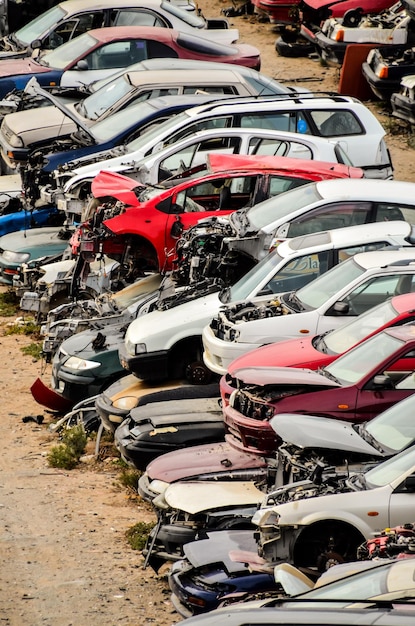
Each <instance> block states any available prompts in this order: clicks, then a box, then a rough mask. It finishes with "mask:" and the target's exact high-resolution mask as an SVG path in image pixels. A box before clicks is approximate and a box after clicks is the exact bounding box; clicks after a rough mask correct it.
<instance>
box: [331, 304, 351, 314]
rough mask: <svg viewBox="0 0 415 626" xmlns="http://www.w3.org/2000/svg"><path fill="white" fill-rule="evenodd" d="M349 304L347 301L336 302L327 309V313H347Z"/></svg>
mask: <svg viewBox="0 0 415 626" xmlns="http://www.w3.org/2000/svg"><path fill="white" fill-rule="evenodd" d="M349 309H350V307H349V305H348V304H347V302H340V300H339V301H338V302H335V303H334V304H333V306H331V307H330V309H329V310H328V311H327V313H326V315H347V314H348V312H349Z"/></svg>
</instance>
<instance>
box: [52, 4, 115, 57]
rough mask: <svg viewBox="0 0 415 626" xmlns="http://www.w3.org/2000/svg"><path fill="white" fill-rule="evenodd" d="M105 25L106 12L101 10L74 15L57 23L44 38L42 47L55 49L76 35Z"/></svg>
mask: <svg viewBox="0 0 415 626" xmlns="http://www.w3.org/2000/svg"><path fill="white" fill-rule="evenodd" d="M103 26H105V13H104V11H103V10H102V9H101V10H96V11H88V12H85V13H80V14H79V15H74V16H72V17H71V18H70V19H68V20H65V21H64V22H61V23H60V24H57V25H56V27H55V28H54V29H53V30H52V31H51V32H49V33H48V35H47V36H46V37H45V38H44V39H43V43H42V49H49V50H53V49H54V48H57V47H58V46H61V45H62V44H64V43H66V42H67V41H69V40H70V39H73V38H74V37H78V36H79V35H82V33H87V32H88V31H90V30H92V29H94V28H102V27H103Z"/></svg>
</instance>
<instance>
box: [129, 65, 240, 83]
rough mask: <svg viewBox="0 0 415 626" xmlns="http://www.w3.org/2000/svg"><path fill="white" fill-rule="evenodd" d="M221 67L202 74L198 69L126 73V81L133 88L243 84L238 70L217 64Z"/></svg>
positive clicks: (204, 71) (205, 70)
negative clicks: (236, 82) (235, 82)
mask: <svg viewBox="0 0 415 626" xmlns="http://www.w3.org/2000/svg"><path fill="white" fill-rule="evenodd" d="M218 65H221V67H218V68H215V69H209V68H206V69H204V70H203V74H201V73H200V69H179V68H178V69H176V70H175V71H174V72H172V71H171V70H170V69H164V68H163V69H162V68H160V69H158V70H146V71H145V72H143V71H137V70H136V71H133V72H126V73H125V74H126V75H128V79H129V81H130V82H131V84H132V85H133V86H139V85H151V84H152V83H155V82H160V83H163V85H164V84H165V85H168V84H169V83H173V84H180V85H187V84H190V83H196V84H201V83H213V84H216V83H223V84H225V85H229V84H230V83H229V81H232V82H234V81H235V80H238V82H244V81H242V80H241V77H242V75H241V74H240V72H239V71H238V68H235V69H234V68H233V67H232V65H231V64H230V63H218Z"/></svg>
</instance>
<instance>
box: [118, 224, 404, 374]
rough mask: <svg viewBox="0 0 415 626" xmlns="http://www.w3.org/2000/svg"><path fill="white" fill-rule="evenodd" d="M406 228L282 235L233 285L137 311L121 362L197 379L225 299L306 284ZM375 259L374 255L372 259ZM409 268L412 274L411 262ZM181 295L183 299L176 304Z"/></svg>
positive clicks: (264, 295)
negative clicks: (207, 334)
mask: <svg viewBox="0 0 415 626" xmlns="http://www.w3.org/2000/svg"><path fill="white" fill-rule="evenodd" d="M410 231H411V227H410V226H409V224H407V223H406V222H396V223H392V222H389V223H385V222H383V223H377V224H370V225H369V224H368V225H363V226H357V227H356V226H355V227H351V228H347V229H340V230H335V231H332V232H329V231H327V232H324V233H317V234H315V235H308V236H305V237H301V238H296V239H292V240H290V241H286V242H284V243H282V244H281V245H280V246H279V247H278V248H277V250H276V251H274V252H273V253H272V254H271V255H269V256H268V257H267V258H265V259H264V260H263V261H262V262H261V263H259V264H258V265H256V266H255V267H254V268H253V269H252V270H251V271H250V272H249V273H248V274H246V275H245V276H243V278H241V279H240V280H239V281H238V282H237V283H236V284H235V285H234V286H232V287H230V288H227V289H225V290H223V291H222V292H220V293H218V292H217V291H215V292H214V293H210V294H208V295H204V296H202V297H197V293H198V292H196V294H195V293H194V292H192V291H191V292H190V297H189V296H188V297H187V298H186V291H184V292H181V296H179V298H178V299H177V303H176V306H173V307H171V308H165V307H164V308H163V306H160V307H159V309H158V310H153V311H151V312H150V313H147V314H146V315H143V316H140V317H137V319H135V320H134V321H133V322H132V323H131V324H130V325H129V327H128V330H127V333H126V336H125V345H124V346H123V347H121V348H120V350H119V354H120V360H121V363H122V365H123V366H124V367H125V368H126V369H128V370H129V371H131V372H134V373H135V374H136V375H137V376H138V377H139V378H142V379H144V380H146V379H157V378H159V379H161V378H166V377H171V378H180V376H182V375H183V374H184V373H185V372H187V376H188V377H189V378H190V379H191V380H193V379H194V382H197V377H198V376H199V377H200V379H202V377H203V376H205V375H206V374H205V373H204V372H203V370H202V367H201V363H200V360H201V359H200V356H201V354H200V353H201V333H202V329H203V327H204V326H205V325H206V324H208V323H209V322H210V321H211V320H212V318H213V316H214V315H216V314H217V313H218V311H219V308H220V306H221V305H222V304H223V303H224V302H230V301H231V302H241V301H245V300H246V299H251V300H252V301H254V302H257V303H261V302H265V301H267V300H269V298H270V296H271V294H278V293H281V292H284V291H288V290H290V289H294V288H296V287H298V286H300V285H304V284H305V283H308V282H309V281H311V280H313V279H314V278H316V276H318V275H319V274H320V273H322V272H324V271H326V270H327V269H328V268H329V267H332V266H333V264H337V263H339V262H340V261H341V260H343V259H344V258H347V257H349V256H350V255H353V254H355V253H356V252H358V251H362V250H366V251H368V250H375V249H377V248H379V247H383V246H384V245H391V244H392V245H393V244H394V242H396V243H398V245H399V242H405V239H406V238H407V237H408V236H409V233H410ZM385 254H386V253H385ZM394 254H395V255H399V254H401V256H396V258H402V255H404V256H405V258H407V256H409V257H411V256H412V258H415V249H414V250H413V251H412V250H409V251H408V253H407V255H405V254H404V253H398V252H396V253H394ZM376 262H377V260H374V263H373V264H374V265H376ZM413 272H414V274H415V267H414V269H413ZM349 280H350V275H349V274H347V281H349ZM310 287H311V285H310ZM199 293H200V291H199ZM180 297H182V299H183V304H180ZM330 319H331V320H332V319H333V318H330ZM334 319H335V321H334V322H333V323H332V326H331V327H333V326H334V325H335V324H336V322H339V323H340V322H345V321H346V320H347V317H337V318H334ZM187 367H188V368H189V369H187ZM199 382H200V381H199Z"/></svg>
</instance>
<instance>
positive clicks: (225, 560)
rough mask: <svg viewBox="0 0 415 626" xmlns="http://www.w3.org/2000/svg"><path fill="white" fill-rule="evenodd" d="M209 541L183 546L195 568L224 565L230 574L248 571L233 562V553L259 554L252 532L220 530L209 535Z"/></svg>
mask: <svg viewBox="0 0 415 626" xmlns="http://www.w3.org/2000/svg"><path fill="white" fill-rule="evenodd" d="M207 537H208V538H207V539H202V540H199V541H191V542H190V543H186V544H184V546H183V552H184V555H185V557H186V559H187V560H188V561H189V563H190V564H191V565H193V567H194V568H197V567H204V566H209V565H212V564H215V565H214V567H215V569H216V566H217V564H220V563H221V564H223V565H224V567H225V569H226V571H227V572H228V574H233V573H236V572H239V571H241V569H246V567H247V566H246V565H245V564H243V565H242V566H241V563H240V562H237V561H233V560H232V554H231V553H232V552H235V551H238V552H240V551H248V552H255V553H257V551H258V547H257V544H256V541H255V539H254V533H253V532H252V530H218V531H216V532H214V533H207Z"/></svg>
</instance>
